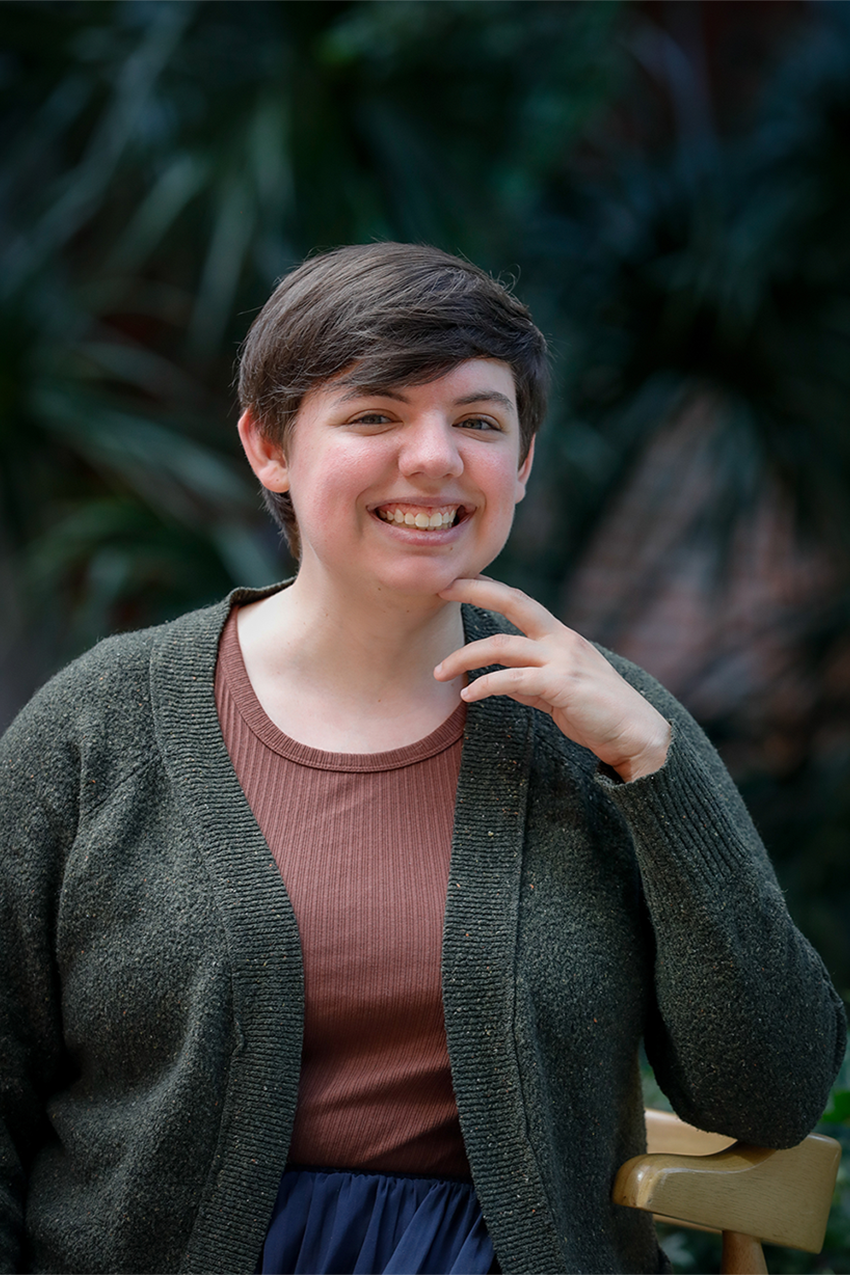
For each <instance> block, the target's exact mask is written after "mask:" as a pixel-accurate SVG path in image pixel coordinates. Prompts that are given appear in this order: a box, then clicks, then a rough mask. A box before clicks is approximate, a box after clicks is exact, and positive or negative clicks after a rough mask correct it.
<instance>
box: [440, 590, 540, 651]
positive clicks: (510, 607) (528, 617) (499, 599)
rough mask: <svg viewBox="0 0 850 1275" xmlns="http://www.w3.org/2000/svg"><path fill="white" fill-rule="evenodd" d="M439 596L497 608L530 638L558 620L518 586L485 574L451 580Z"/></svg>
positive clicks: (489, 608) (538, 635)
mask: <svg viewBox="0 0 850 1275" xmlns="http://www.w3.org/2000/svg"><path fill="white" fill-rule="evenodd" d="M439 596H440V597H441V598H445V599H446V600H447V601H449V602H469V603H471V604H472V605H473V606H478V607H483V608H484V609H485V610H487V611H498V612H499V613H500V614H501V615H503V616H505V618H506V619H507V620H510V622H511V624H513V625H515V626H516V628H518V629H522V631H523V633H525V634H527V635H528V637H530V638H535V637H543V636H544V634H546V633H551V632H552V630H553V629H554V628H555V627H557V625H558V623H559V622H558V621H557V620H556V619H555V617H554V616H553V615H551V614H550V613H549V612H548V611H547V610H546V608H545V607H544V606H542V605H541V604H540V603H539V602H535V600H534V599H533V598H530V597H529V596H528V594H527V593H523V592H522V590H521V589H514V588H512V587H511V586H510V585H507V584H503V583H502V581H501V580H490V579H488V578H487V577H486V576H477V577H476V578H475V579H474V580H473V579H463V578H461V579H458V580H453V581H452V583H451V584H450V585H449V586H448V588H446V589H441V590H440V594H439Z"/></svg>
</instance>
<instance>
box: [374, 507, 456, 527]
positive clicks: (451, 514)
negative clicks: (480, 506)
mask: <svg viewBox="0 0 850 1275" xmlns="http://www.w3.org/2000/svg"><path fill="white" fill-rule="evenodd" d="M460 512H461V506H460V505H444V506H443V507H442V508H440V509H423V508H422V506H421V505H383V506H382V507H381V508H380V509H376V510H375V513H376V514H377V515H378V517H379V518H381V519H382V520H383V521H384V522H390V523H393V524H394V525H395V526H396V527H416V529H417V530H418V531H444V530H445V529H446V528H447V527H453V526H454V525H455V522H456V521H457V517H458V514H459V513H460Z"/></svg>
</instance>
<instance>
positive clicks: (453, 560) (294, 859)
mask: <svg viewBox="0 0 850 1275" xmlns="http://www.w3.org/2000/svg"><path fill="white" fill-rule="evenodd" d="M546 384H547V364H546V348H545V342H544V340H543V337H542V336H541V334H540V333H539V331H538V330H537V329H536V328H535V326H534V324H533V323H532V320H531V317H530V315H529V313H528V311H527V310H526V309H525V307H524V306H523V305H521V304H520V302H519V301H518V300H517V299H516V298H515V297H514V296H513V295H512V294H511V293H510V292H508V291H507V290H506V289H505V288H503V287H502V286H501V285H500V284H498V283H497V282H495V281H494V280H493V279H492V278H490V276H488V275H487V274H485V273H484V272H483V271H481V270H479V269H477V268H476V267H475V266H473V265H471V264H469V263H468V262H466V261H462V260H458V259H456V258H454V257H451V256H448V255H446V254H445V253H443V252H440V251H437V250H436V249H433V248H428V247H421V246H413V245H404V244H390V243H378V244H370V245H365V246H357V247H349V248H342V249H339V250H337V251H335V252H331V253H328V254H325V255H322V256H317V257H314V258H312V259H310V260H308V261H307V262H305V263H304V264H303V265H302V266H301V267H299V268H298V269H297V270H295V271H294V272H293V273H292V274H290V275H288V276H287V277H286V278H284V280H283V281H282V282H281V283H280V285H279V286H278V288H277V290H276V291H275V293H274V294H273V296H272V297H271V299H270V300H269V302H268V304H267V305H266V306H265V308H264V309H263V311H262V312H261V313H260V315H259V316H258V318H257V320H256V321H255V323H254V325H253V327H252V329H251V331H250V333H249V335H248V338H247V341H246V344H245V347H244V351H243V355H242V364H241V377H240V394H241V399H242V407H243V413H242V416H241V419H240V422H239V430H240V435H241V438H242V442H243V445H244V448H245V452H246V455H247V457H248V461H249V463H250V465H251V466H252V468H253V470H254V472H255V474H256V475H257V477H258V479H259V480H260V483H261V484H262V488H263V491H264V495H265V498H266V501H267V503H268V506H269V508H270V510H271V511H272V513H273V515H274V517H275V518H276V519H277V521H278V522H279V524H280V525H281V527H282V528H283V529H284V531H285V532H286V535H287V536H288V538H289V542H290V545H291V546H292V548H293V550H294V552H295V554H296V555H297V557H298V559H299V567H298V572H297V575H296V577H295V579H294V580H293V581H291V582H288V583H286V584H284V585H277V586H274V587H270V588H267V589H264V590H249V589H238V590H236V591H235V592H234V593H233V594H231V596H230V597H229V598H227V599H226V600H225V601H224V602H222V603H221V604H220V605H217V606H214V607H211V608H209V609H207V610H205V611H201V612H197V613H194V614H191V615H187V616H184V617H183V618H182V619H179V620H177V621H174V622H173V623H171V624H167V625H164V626H162V627H160V628H157V629H152V630H148V631H145V632H142V633H136V634H127V635H123V636H121V637H117V638H112V639H109V640H108V641H106V642H103V643H101V644H100V645H99V646H98V647H97V648H95V650H94V651H92V652H90V653H89V654H88V655H87V656H85V657H83V658H82V659H81V660H79V661H77V662H76V663H75V664H73V665H71V666H70V667H69V668H68V669H66V670H65V671H64V672H63V673H61V674H59V675H58V677H56V678H55V679H54V680H53V681H52V682H51V683H49V684H48V686H47V687H45V688H44V690H43V691H42V692H40V694H39V695H38V696H36V698H35V699H34V700H33V702H32V703H31V704H30V705H29V706H28V708H26V709H25V710H24V712H23V713H22V714H21V715H20V717H19V718H18V720H17V721H16V722H15V723H14V724H13V726H12V727H11V728H10V730H9V732H8V733H7V735H6V737H5V740H4V741H3V744H2V751H0V782H2V791H3V803H2V815H0V838H2V856H3V858H2V863H3V874H4V878H3V916H2V925H0V942H2V944H3V947H4V949H5V960H4V971H5V974H4V979H3V984H2V1004H0V1023H2V1058H3V1086H2V1102H3V1120H4V1125H3V1130H4V1133H3V1136H4V1143H3V1155H2V1160H0V1163H1V1164H2V1174H3V1177H2V1188H0V1258H2V1262H3V1265H4V1269H6V1270H9V1271H28V1270H31V1271H47V1270H62V1271H66V1272H69V1271H111V1272H132V1271H141V1270H145V1271H176V1270H182V1271H188V1272H191V1271H198V1272H211V1271H221V1272H236V1271H244V1272H246V1275H250V1273H251V1272H253V1271H255V1270H256V1271H262V1272H295V1271H299V1272H312V1273H313V1275H316V1272H328V1273H331V1272H355V1271H361V1272H372V1273H374V1272H391V1271H395V1272H407V1273H410V1272H426V1271H427V1272H440V1273H445V1272H458V1273H460V1272H467V1273H469V1272H488V1271H492V1270H502V1271H505V1272H529V1273H533V1275H539V1272H541V1271H545V1272H556V1271H560V1272H592V1271H600V1272H616V1271H620V1272H637V1271H641V1272H651V1271H660V1270H669V1264H668V1263H667V1261H666V1258H665V1257H664V1255H663V1254H662V1253H661V1252H660V1251H659V1249H658V1246H657V1243H656V1240H655V1235H654V1231H653V1228H652V1221H651V1219H650V1218H649V1217H648V1216H646V1215H645V1214H642V1213H639V1212H636V1211H633V1210H629V1209H624V1208H619V1207H617V1206H615V1205H613V1204H612V1203H611V1199H610V1192H611V1184H612V1180H613V1177H614V1174H615V1172H616V1169H617V1167H618V1166H619V1165H620V1164H621V1163H622V1162H623V1161H624V1160H626V1159H628V1158H629V1157H630V1156H633V1155H635V1154H638V1153H639V1152H640V1151H641V1150H642V1149H643V1147H644V1130H643V1111H642V1101H641V1089H640V1074H639V1049H640V1045H641V1041H643V1042H644V1043H645V1046H646V1051H647V1054H648V1056H649V1058H650V1061H651V1062H652V1065H653V1067H654V1069H655V1073H656V1076H657V1078H658V1080H659V1083H660V1084H661V1085H662V1087H663V1088H664V1090H665V1091H666V1093H667V1094H668V1096H669V1098H670V1100H671V1102H672V1104H673V1106H674V1108H675V1109H676V1110H677V1111H678V1113H679V1114H680V1115H681V1116H682V1117H683V1118H684V1119H686V1120H688V1121H690V1122H692V1123H695V1124H697V1125H700V1126H701V1127H703V1128H706V1129H712V1130H718V1131H720V1132H723V1133H725V1134H728V1135H730V1136H732V1137H738V1138H742V1139H745V1140H746V1141H750V1142H754V1143H760V1144H762V1145H767V1146H776V1147H779V1146H787V1145H792V1144H794V1143H796V1142H797V1141H799V1140H800V1139H801V1138H802V1137H803V1136H804V1135H805V1134H806V1133H808V1131H809V1130H810V1128H811V1127H812V1125H813V1124H814V1123H815V1121H816V1120H817V1118H818V1116H819V1115H820V1113H821V1111H822V1109H823V1106H824V1104H825V1101H826V1097H827V1093H828V1090H829V1086H830V1083H831V1081H832V1079H833V1077H834V1075H835V1072H836V1070H837V1067H838V1065H839V1062H840V1060H841V1057H842V1054H843V1046H844V1018H843V1012H842V1008H841V1004H840V1001H839V999H838V997H837V996H836V994H835V992H834V991H833V989H832V987H831V985H830V982H829V979H828V977H827V975H826V973H825V971H824V969H823V966H822V964H821V962H820V961H819V959H818V957H817V956H816V954H815V953H814V952H813V950H812V949H811V947H810V946H809V945H808V944H807V942H806V941H805V939H804V938H803V937H802V936H801V935H800V934H799V933H798V931H797V930H796V929H795V928H794V926H793V924H792V922H791V920H790V918H789V916H788V913H787V911H786V909H785V905H784V902H783V899H782V895H781V893H780V890H779V888H778V886H777V883H776V880H775V878H774V875H773V872H772V870H771V867H770V865H769V862H768V859H767V856H766V854H765V851H764V849H763V847H762V845H761V843H760V841H759V839H758V836H757V834H756V832H755V830H754V828H753V826H752V823H751V822H750V820H749V818H748V816H747V813H746V811H745V809H744V807H743V805H742V803H741V801H740V798H739V797H738V794H737V792H736V791H735V788H734V786H733V785H732V783H731V781H730V779H729V777H728V775H727V774H726V772H725V770H724V768H723V766H722V764H721V762H720V761H719V759H718V757H717V755H716V754H715V753H714V751H713V750H712V748H711V747H710V745H709V744H708V742H707V741H706V739H705V738H704V736H703V735H702V733H701V732H700V730H699V728H698V727H697V726H696V725H695V723H694V722H693V721H692V719H691V718H690V717H689V716H688V715H687V713H686V712H685V711H684V710H683V709H682V708H681V706H680V705H679V704H678V703H676V701H675V700H674V699H673V698H672V697H671V696H670V695H669V694H667V692H665V691H664V690H663V688H661V687H660V686H659V685H658V684H657V683H655V682H654V681H653V680H652V679H651V678H649V677H648V676H647V675H646V674H645V673H643V672H641V670H640V669H637V668H635V667H634V666H632V665H630V664H628V663H627V662H626V661H624V660H622V659H619V658H618V657H617V656H614V655H611V654H609V653H607V652H603V651H600V650H599V649H598V648H596V647H595V646H593V645H592V644H590V643H588V642H587V641H585V640H584V639H583V638H582V637H581V636H580V635H578V634H576V633H574V632H571V631H570V630H569V629H568V628H566V627H565V626H564V625H562V624H561V623H559V622H558V620H556V619H555V618H554V617H553V616H551V615H550V614H549V613H548V612H547V611H546V610H545V609H544V608H543V607H541V606H540V605H539V604H538V603H536V602H534V601H533V600H532V599H530V598H528V597H526V596H525V595H524V594H522V593H521V592H519V591H518V590H515V589H510V588H507V587H506V586H505V585H503V584H501V583H499V582H497V581H495V580H491V579H489V578H487V577H486V576H485V575H483V574H482V572H484V571H485V569H486V568H487V567H488V565H489V564H490V563H491V562H492V560H493V559H494V558H495V557H496V555H497V554H498V553H499V550H500V549H501V548H502V545H503V544H504V542H505V540H506V538H507V536H508V533H509V531H510V527H511V521H512V518H513V514H514V508H515V506H516V504H517V502H518V501H519V500H521V499H522V498H523V497H524V495H525V491H526V484H527V480H528V477H529V473H530V470H531V465H532V458H533V454H534V435H535V431H536V430H537V428H538V426H539V424H540V422H541V420H542V417H543V414H544V410H545V398H546Z"/></svg>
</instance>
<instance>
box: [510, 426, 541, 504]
mask: <svg viewBox="0 0 850 1275" xmlns="http://www.w3.org/2000/svg"><path fill="white" fill-rule="evenodd" d="M536 441H537V439H536V438H532V440H531V445H530V447H529V449H528V455H527V456H526V458H525V460H524V461H523V462H522V464H521V465H520V467H519V470H518V471H517V476H516V496H515V497H514V504H516V505H518V504H519V502H520V501H521V500H522V498H523V496H524V495H525V488H526V485H527V483H528V476H529V474H530V473H531V466H532V465H533V463H534V444H535V442H536Z"/></svg>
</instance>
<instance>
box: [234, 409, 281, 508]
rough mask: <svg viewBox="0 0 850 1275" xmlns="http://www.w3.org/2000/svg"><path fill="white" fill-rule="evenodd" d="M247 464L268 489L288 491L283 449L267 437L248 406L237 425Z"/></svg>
mask: <svg viewBox="0 0 850 1275" xmlns="http://www.w3.org/2000/svg"><path fill="white" fill-rule="evenodd" d="M237 429H238V430H239V437H240V439H241V440H242V446H243V448H244V449H245V455H246V456H247V457H248V464H249V465H250V466H251V468H252V469H253V471H254V473H255V474H256V476H257V478H259V480H260V482H261V483H262V485H263V486H264V487H266V488H268V490H269V491H289V466H288V465H287V463H286V457H285V455H284V454H283V449H282V448H281V447H280V446H279V444H278V443H276V442H274V440H273V439H271V438H269V437H268V436H267V435H266V434H265V433H264V431H263V430H262V429H261V428H260V425H259V423H258V421H257V419H256V417H255V416H254V413H253V412H252V411H251V409H250V407H249V408H248V410H247V411H245V412H243V413H242V415H241V416H240V417H239V423H238V425H237Z"/></svg>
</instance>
